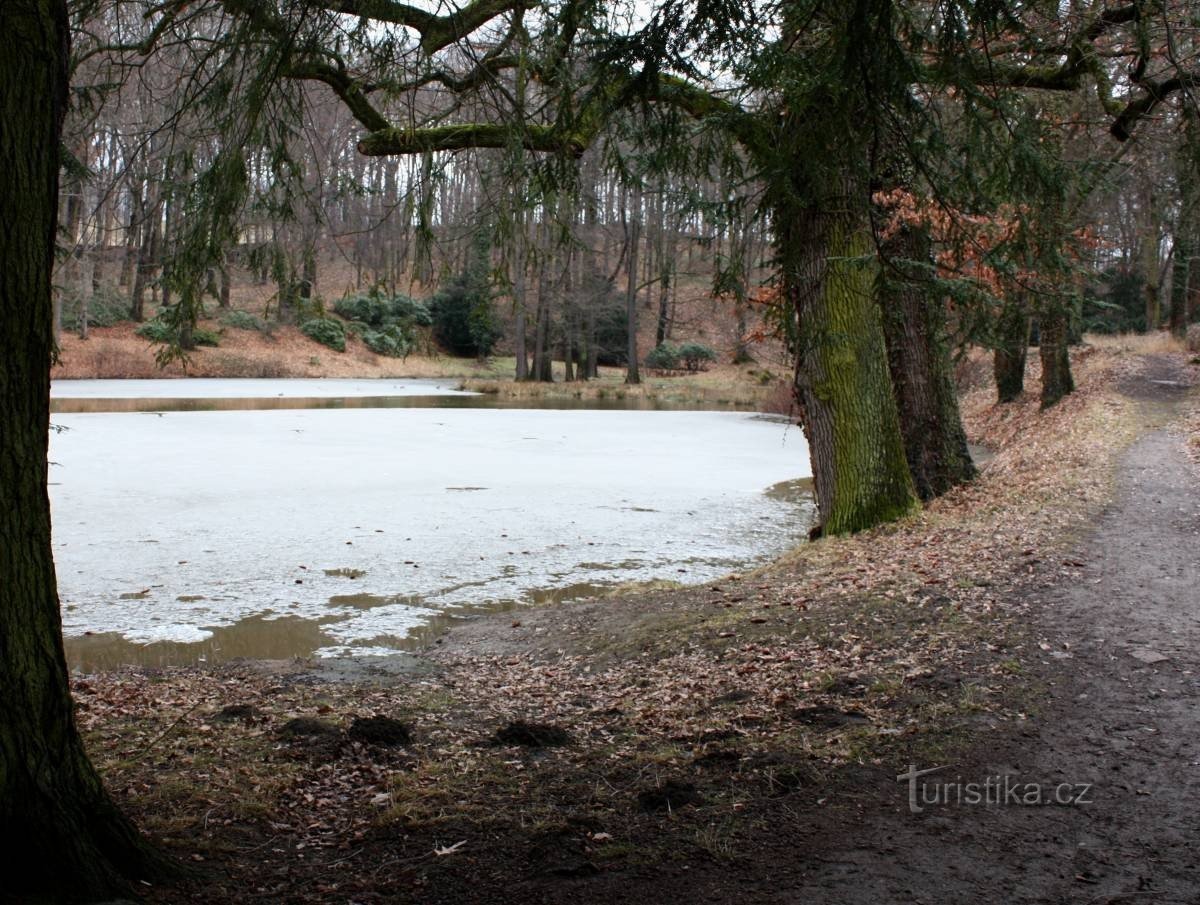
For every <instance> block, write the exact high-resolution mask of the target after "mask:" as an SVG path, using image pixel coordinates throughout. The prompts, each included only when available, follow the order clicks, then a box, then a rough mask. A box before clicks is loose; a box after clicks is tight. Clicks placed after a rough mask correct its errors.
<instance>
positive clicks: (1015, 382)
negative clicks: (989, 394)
mask: <svg viewBox="0 0 1200 905" xmlns="http://www.w3.org/2000/svg"><path fill="white" fill-rule="evenodd" d="M1029 324H1030V320H1029V312H1028V310H1027V308H1026V306H1025V300H1024V299H1022V298H1012V299H1009V300H1007V301H1006V302H1005V303H1004V307H1003V308H1002V309H1001V311H1000V317H999V319H998V321H997V324H996V351H995V356H994V358H993V362H992V370H993V374H994V375H995V378H996V401H997V402H1012V401H1013V400H1015V399H1017V398H1018V397H1019V396H1020V395H1021V393H1023V392H1024V391H1025V359H1026V357H1027V356H1028V354H1029Z"/></svg>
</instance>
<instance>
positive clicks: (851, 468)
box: [773, 186, 918, 536]
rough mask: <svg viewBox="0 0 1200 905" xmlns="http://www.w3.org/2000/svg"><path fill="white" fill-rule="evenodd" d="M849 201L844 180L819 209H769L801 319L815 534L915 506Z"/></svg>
mask: <svg viewBox="0 0 1200 905" xmlns="http://www.w3.org/2000/svg"><path fill="white" fill-rule="evenodd" d="M855 200H856V193H855V192H854V191H853V187H852V186H849V187H847V189H846V191H845V193H844V195H843V197H842V198H840V199H830V200H829V201H827V202H826V203H825V205H824V206H823V207H824V209H822V210H812V209H796V208H795V207H793V206H792V205H790V204H786V203H785V204H783V205H777V206H776V207H775V210H774V211H773V219H774V222H775V228H776V239H777V242H778V252H779V260H780V265H781V268H782V284H783V291H784V293H785V297H786V298H787V300H788V302H789V304H791V305H793V306H794V307H795V310H796V314H797V319H798V323H799V336H798V343H797V360H796V382H795V389H796V398H797V402H798V403H799V409H800V421H801V425H802V426H803V428H804V433H805V436H806V437H807V438H808V446H809V454H810V456H811V460H812V467H813V478H814V484H815V486H816V493H817V505H818V509H819V521H818V524H817V526H816V527H815V528H814V529H813V535H814V536H819V535H821V534H846V533H850V532H853V531H860V530H862V529H864V528H870V527H871V526H873V525H877V524H880V523H881V522H887V521H891V520H892V519H895V518H899V517H900V516H902V515H905V514H906V513H908V512H911V511H912V510H913V509H914V508H916V506H917V505H918V504H917V500H916V495H915V493H914V490H913V485H912V478H911V477H910V476H909V473H908V463H907V461H906V459H905V455H904V442H903V439H902V438H901V435H900V421H899V417H898V416H897V413H896V400H895V396H894V395H893V392H892V385H891V378H890V376H889V374H888V361H887V350H886V347H885V343H884V335H883V324H882V318H881V316H880V310H879V305H878V303H877V302H876V298H875V292H876V278H877V275H878V264H877V261H876V259H875V255H874V248H873V240H872V236H871V233H870V229H869V224H868V223H867V220H866V217H865V214H864V215H861V216H860V215H856V213H855V212H854V210H853V208H854V204H855Z"/></svg>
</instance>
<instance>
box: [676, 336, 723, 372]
mask: <svg viewBox="0 0 1200 905" xmlns="http://www.w3.org/2000/svg"><path fill="white" fill-rule="evenodd" d="M679 357H680V358H681V359H683V366H684V367H685V368H687V369H688V370H689V371H699V370H701V369H702V368H703V366H704V365H705V364H706V363H708V362H710V361H716V360H717V353H716V352H714V351H713V350H712V349H711V348H710V347H708V346H706V345H704V344H703V343H684V344H683V345H682V346H680V347H679Z"/></svg>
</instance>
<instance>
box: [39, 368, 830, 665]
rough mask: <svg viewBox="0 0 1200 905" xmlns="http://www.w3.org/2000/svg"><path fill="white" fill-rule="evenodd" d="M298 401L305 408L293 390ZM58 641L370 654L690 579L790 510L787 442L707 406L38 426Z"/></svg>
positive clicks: (802, 459)
mask: <svg viewBox="0 0 1200 905" xmlns="http://www.w3.org/2000/svg"><path fill="white" fill-rule="evenodd" d="M305 392H307V391H305ZM55 421H56V423H57V424H59V425H60V426H62V427H65V428H67V430H66V431H63V432H59V433H55V434H54V435H53V436H52V438H51V459H52V461H53V462H54V463H55V464H54V465H53V466H52V468H51V478H50V480H51V488H50V490H51V498H52V504H53V515H54V543H55V556H56V561H57V564H58V573H59V586H60V593H61V597H62V601H63V604H64V614H63V616H64V631H65V633H66V634H67V635H68V636H73V635H82V634H84V633H116V634H119V635H120V636H123V637H124V638H125V639H128V640H131V641H137V642H146V643H149V642H155V641H169V642H196V641H198V640H201V639H204V638H207V637H208V636H209V635H210V634H211V632H212V630H213V629H214V628H220V627H228V626H231V625H234V624H235V623H238V622H241V621H244V620H248V619H257V618H259V617H263V618H266V619H268V620H270V619H277V618H283V617H297V618H300V619H307V620H313V621H319V622H320V628H321V632H322V634H323V637H324V638H327V639H329V640H330V643H329V644H326V645H324V646H323V647H321V648H320V653H322V654H331V655H332V654H346V653H359V654H361V653H371V652H375V653H378V652H380V651H383V650H390V649H391V647H392V645H393V644H394V643H395V641H396V639H401V638H404V637H405V636H406V635H408V634H409V633H410V632H411V631H413V630H414V629H416V628H418V627H419V626H421V625H423V624H425V623H426V622H427V621H428V619H429V618H430V616H431V615H432V614H435V613H437V612H440V611H442V610H445V609H446V608H457V607H463V606H471V605H474V604H482V603H486V602H491V601H507V600H517V601H519V600H524V599H528V598H529V597H530V596H531V595H532V594H534V593H535V592H541V591H545V590H546V589H554V588H567V587H572V586H604V585H612V584H620V583H626V582H636V581H649V580H663V579H667V580H678V581H683V582H688V583H691V582H701V581H706V580H711V579H712V578H715V577H717V576H720V575H723V574H726V573H727V572H729V571H732V570H736V569H741V568H743V567H745V566H746V565H747V564H750V563H754V562H759V561H762V560H764V559H767V558H769V557H772V556H775V555H778V554H779V553H780V552H782V551H783V550H786V549H788V548H790V547H791V546H794V545H795V544H796V543H798V542H799V541H800V540H802V538H803V537H804V535H805V532H806V530H807V526H808V523H809V519H810V518H811V512H810V510H809V509H808V508H806V507H805V506H802V505H800V504H798V503H797V502H796V500H795V498H794V497H793V496H790V495H788V494H782V495H781V494H767V493H765V492H764V491H765V490H766V489H767V488H769V487H772V486H774V485H778V484H780V483H781V482H785V481H792V480H794V479H796V478H799V477H804V476H807V475H808V474H809V469H808V454H807V449H806V446H805V443H804V438H803V435H802V434H801V433H800V431H799V430H798V429H796V428H795V427H790V426H789V425H787V424H785V423H783V422H780V421H776V420H770V419H764V418H761V417H758V416H752V415H744V414H734V413H715V412H614V411H525V410H515V411H514V410H507V411H506V410H488V409H368V410H287V411H249V412H199V413H165V414H161V415H159V414H106V415H62V416H56V418H55Z"/></svg>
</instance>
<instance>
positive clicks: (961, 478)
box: [880, 228, 975, 500]
mask: <svg viewBox="0 0 1200 905" xmlns="http://www.w3.org/2000/svg"><path fill="white" fill-rule="evenodd" d="M884 253H885V254H886V255H887V256H888V257H889V259H890V260H889V262H888V268H887V270H886V271H885V272H884V274H883V275H882V278H881V280H880V301H881V303H882V307H883V329H884V336H885V339H886V341H887V348H888V364H889V367H890V369H891V376H892V387H893V389H894V390H895V393H896V408H897V410H898V413H899V416H900V433H901V435H902V436H903V437H904V452H905V457H906V458H907V460H908V470H909V473H910V474H911V475H912V479H913V486H914V487H915V488H916V491H917V495H918V496H920V497H921V499H923V500H928V499H932V498H933V497H936V496H940V495H941V494H943V493H945V492H946V491H948V490H950V489H951V488H952V487H956V486H957V485H959V484H962V483H965V482H966V481H969V480H971V479H972V478H973V477H975V464H974V463H973V462H972V461H971V453H970V450H969V449H968V448H967V434H966V431H965V430H964V429H963V424H962V417H961V416H960V414H959V410H958V393H957V391H956V389H955V386H954V376H953V370H952V367H951V362H950V350H949V348H948V346H947V343H946V337H945V335H944V331H945V327H944V324H945V310H944V307H943V305H942V302H941V299H940V298H938V297H936V296H934V295H933V292H932V287H931V286H930V284H929V280H928V279H926V278H924V274H923V272H922V271H921V270H919V269H917V268H916V267H915V264H916V262H922V261H928V260H929V242H928V239H927V237H926V236H925V235H923V234H922V233H921V232H920V231H918V230H914V229H908V228H903V229H901V230H900V231H899V232H898V233H897V234H896V236H895V237H894V238H893V239H892V240H891V241H890V242H888V243H886V245H885V248H884Z"/></svg>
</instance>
